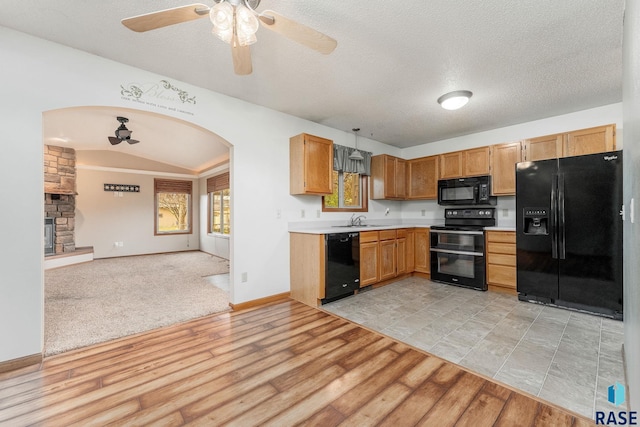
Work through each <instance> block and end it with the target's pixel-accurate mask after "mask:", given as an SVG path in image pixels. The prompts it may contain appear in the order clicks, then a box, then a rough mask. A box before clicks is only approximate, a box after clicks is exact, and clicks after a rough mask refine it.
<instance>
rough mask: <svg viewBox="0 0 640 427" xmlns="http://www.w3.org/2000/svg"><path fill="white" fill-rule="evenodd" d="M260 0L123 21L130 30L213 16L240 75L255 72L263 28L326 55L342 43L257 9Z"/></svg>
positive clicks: (224, 1)
mask: <svg viewBox="0 0 640 427" xmlns="http://www.w3.org/2000/svg"><path fill="white" fill-rule="evenodd" d="M259 4H260V0H217V1H216V4H215V5H214V6H213V7H211V8H210V7H209V6H207V5H205V4H202V3H194V4H190V5H187V6H180V7H176V8H172V9H164V10H160V11H157V12H151V13H146V14H144V15H138V16H133V17H131V18H126V19H123V20H122V24H123V25H124V26H125V27H127V28H129V29H130V30H133V31H136V32H145V31H150V30H155V29H157V28H162V27H166V26H169V25H174V24H180V23H182V22H188V21H193V20H196V19H200V18H203V17H205V16H207V15H209V17H210V19H211V22H212V23H213V30H212V32H213V34H215V35H216V36H217V37H218V38H220V39H221V40H223V41H224V42H226V43H228V44H229V45H230V46H231V57H232V58H233V68H234V71H235V73H236V74H239V75H247V74H251V72H252V71H253V68H252V65H251V51H250V48H249V45H251V44H253V43H255V42H256V41H257V38H256V35H255V33H256V32H257V30H258V28H259V26H260V24H262V27H264V28H267V29H269V30H271V31H274V32H276V33H278V34H280V35H283V36H285V37H287V38H289V39H291V40H293V41H295V42H298V43H300V44H302V45H304V46H306V47H308V48H311V49H314V50H316V51H318V52H320V53H322V54H325V55H327V54H329V53H331V52H333V50H334V49H335V48H336V46H337V45H338V42H337V41H336V40H334V39H333V38H331V37H329V36H327V35H325V34H323V33H321V32H319V31H316V30H314V29H313V28H310V27H307V26H306V25H302V24H300V23H299V22H296V21H293V20H291V19H289V18H285V17H284V16H282V15H280V14H278V13H276V12H274V11H272V10H265V11H264V12H262V13H258V12H256V10H255V8H256V7H258V5H259Z"/></svg>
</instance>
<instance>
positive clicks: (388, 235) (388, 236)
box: [360, 230, 396, 241]
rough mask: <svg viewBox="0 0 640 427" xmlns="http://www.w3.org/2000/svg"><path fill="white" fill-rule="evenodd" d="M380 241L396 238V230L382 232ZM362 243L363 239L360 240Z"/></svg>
mask: <svg viewBox="0 0 640 427" xmlns="http://www.w3.org/2000/svg"><path fill="white" fill-rule="evenodd" d="M379 233H380V240H391V239H395V238H396V230H380V231H379ZM360 241H362V239H360Z"/></svg>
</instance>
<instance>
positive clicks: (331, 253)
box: [322, 233, 360, 304]
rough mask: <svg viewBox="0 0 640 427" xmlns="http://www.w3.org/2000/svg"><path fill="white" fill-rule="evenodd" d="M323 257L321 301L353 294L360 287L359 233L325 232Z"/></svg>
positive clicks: (324, 301)
mask: <svg viewBox="0 0 640 427" xmlns="http://www.w3.org/2000/svg"><path fill="white" fill-rule="evenodd" d="M325 257H326V259H325V261H326V262H325V265H326V271H325V297H324V298H323V299H322V303H323V304H324V303H327V302H331V301H335V300H337V299H339V298H343V297H346V296H348V295H353V292H354V291H355V290H357V289H358V288H359V287H360V233H332V234H325Z"/></svg>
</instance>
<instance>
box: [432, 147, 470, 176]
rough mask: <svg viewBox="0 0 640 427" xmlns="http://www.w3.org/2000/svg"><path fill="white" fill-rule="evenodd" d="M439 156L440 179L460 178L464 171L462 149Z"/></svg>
mask: <svg viewBox="0 0 640 427" xmlns="http://www.w3.org/2000/svg"><path fill="white" fill-rule="evenodd" d="M438 157H439V158H440V165H439V168H438V169H439V170H440V179H450V178H460V177H461V176H462V174H463V172H464V168H463V165H462V159H463V156H462V151H454V152H451V153H444V154H440V156H438Z"/></svg>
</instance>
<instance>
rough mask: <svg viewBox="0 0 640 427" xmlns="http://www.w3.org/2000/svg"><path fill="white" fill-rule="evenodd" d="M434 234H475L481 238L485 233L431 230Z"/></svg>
mask: <svg viewBox="0 0 640 427" xmlns="http://www.w3.org/2000/svg"><path fill="white" fill-rule="evenodd" d="M431 232H432V233H439V234H440V233H446V234H473V235H476V236H481V235H483V234H484V231H460V230H434V229H431Z"/></svg>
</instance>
